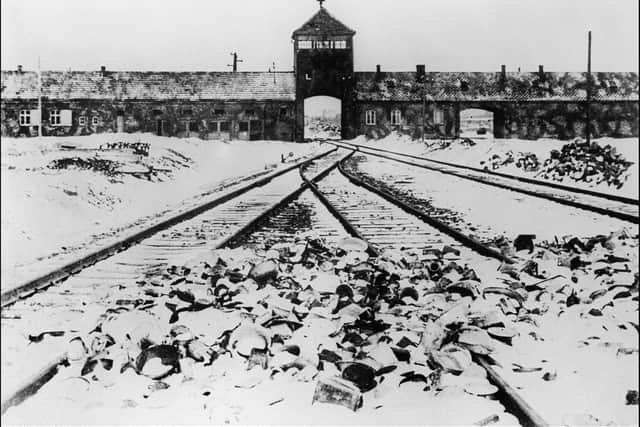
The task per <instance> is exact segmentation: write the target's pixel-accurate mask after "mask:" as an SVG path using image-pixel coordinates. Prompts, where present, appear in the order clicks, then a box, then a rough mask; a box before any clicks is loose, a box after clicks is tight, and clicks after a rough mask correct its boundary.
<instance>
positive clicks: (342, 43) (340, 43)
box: [333, 40, 347, 49]
mask: <svg viewBox="0 0 640 427" xmlns="http://www.w3.org/2000/svg"><path fill="white" fill-rule="evenodd" d="M333 48H334V49H346V48H347V41H346V40H336V41H335V42H333Z"/></svg>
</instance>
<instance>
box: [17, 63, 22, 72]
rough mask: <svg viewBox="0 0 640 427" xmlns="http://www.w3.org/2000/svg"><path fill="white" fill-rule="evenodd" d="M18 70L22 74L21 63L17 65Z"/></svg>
mask: <svg viewBox="0 0 640 427" xmlns="http://www.w3.org/2000/svg"><path fill="white" fill-rule="evenodd" d="M18 72H19V73H20V74H22V65H18Z"/></svg>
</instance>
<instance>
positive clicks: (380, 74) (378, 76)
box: [376, 64, 382, 80]
mask: <svg viewBox="0 0 640 427" xmlns="http://www.w3.org/2000/svg"><path fill="white" fill-rule="evenodd" d="M380 78H382V71H381V70H380V64H378V65H376V80H380Z"/></svg>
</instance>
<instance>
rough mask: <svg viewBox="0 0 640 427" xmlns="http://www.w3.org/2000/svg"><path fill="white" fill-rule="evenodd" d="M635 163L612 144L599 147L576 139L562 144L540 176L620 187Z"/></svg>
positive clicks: (546, 162)
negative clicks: (628, 159) (626, 173)
mask: <svg viewBox="0 0 640 427" xmlns="http://www.w3.org/2000/svg"><path fill="white" fill-rule="evenodd" d="M632 164H633V162H629V161H627V160H626V159H625V158H624V157H623V156H622V155H621V154H619V153H617V152H616V149H615V148H614V147H611V145H609V144H607V145H605V146H600V145H598V144H597V143H596V142H592V143H591V144H589V143H587V142H585V141H583V140H582V139H580V138H576V139H575V140H574V141H573V142H571V143H569V144H565V145H563V146H562V149H561V150H560V151H558V150H552V151H551V155H550V158H548V159H547V160H545V162H544V165H543V168H542V169H541V170H540V172H539V173H538V175H540V176H542V177H543V178H545V179H552V180H555V181H563V180H564V179H565V178H568V179H570V180H573V181H583V182H587V183H595V184H600V183H603V182H604V183H607V185H609V186H614V187H616V188H621V187H622V186H623V185H624V182H625V180H626V177H624V176H623V175H624V173H625V171H626V170H627V169H629V166H631V165H632Z"/></svg>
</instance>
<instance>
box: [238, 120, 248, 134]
mask: <svg viewBox="0 0 640 427" xmlns="http://www.w3.org/2000/svg"><path fill="white" fill-rule="evenodd" d="M239 131H240V132H248V131H249V122H240V128H239Z"/></svg>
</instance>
